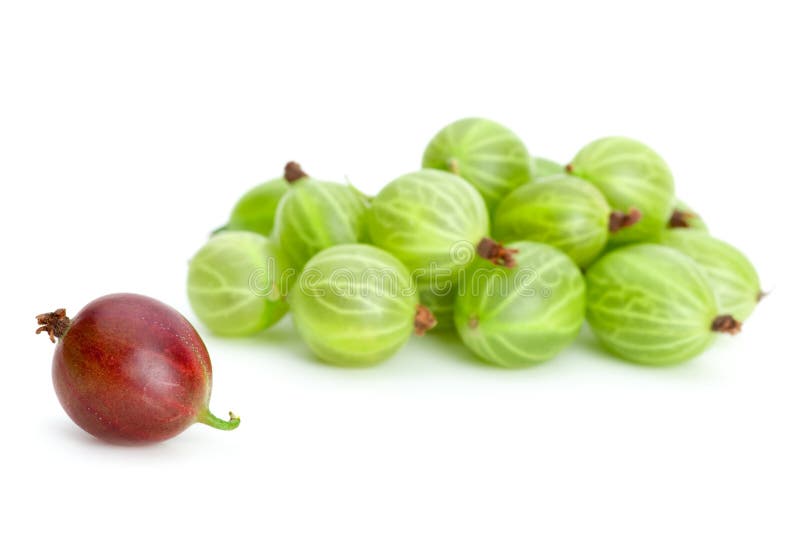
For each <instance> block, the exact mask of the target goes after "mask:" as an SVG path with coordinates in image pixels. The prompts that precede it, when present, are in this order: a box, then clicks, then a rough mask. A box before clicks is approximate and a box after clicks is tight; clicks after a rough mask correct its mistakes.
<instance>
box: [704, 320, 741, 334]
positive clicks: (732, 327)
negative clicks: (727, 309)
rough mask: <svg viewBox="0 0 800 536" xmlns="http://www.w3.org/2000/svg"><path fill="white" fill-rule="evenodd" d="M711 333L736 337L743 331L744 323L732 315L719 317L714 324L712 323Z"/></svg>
mask: <svg viewBox="0 0 800 536" xmlns="http://www.w3.org/2000/svg"><path fill="white" fill-rule="evenodd" d="M711 331H716V332H717V333H727V334H728V335H736V334H737V333H739V332H740V331H742V323H741V322H739V321H738V320H736V319H735V318H733V317H732V316H731V315H719V316H718V317H717V318H715V319H714V322H712V323H711Z"/></svg>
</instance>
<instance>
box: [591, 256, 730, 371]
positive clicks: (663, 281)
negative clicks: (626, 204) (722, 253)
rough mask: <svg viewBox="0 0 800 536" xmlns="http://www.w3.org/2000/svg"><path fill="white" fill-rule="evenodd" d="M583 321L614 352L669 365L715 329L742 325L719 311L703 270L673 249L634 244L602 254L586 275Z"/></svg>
mask: <svg viewBox="0 0 800 536" xmlns="http://www.w3.org/2000/svg"><path fill="white" fill-rule="evenodd" d="M586 288H587V303H588V305H587V319H588V320H589V324H590V325H591V327H592V330H593V331H594V333H595V335H596V336H597V338H598V339H599V341H600V343H601V344H602V345H603V346H604V347H606V348H607V349H608V350H609V351H610V352H611V353H612V354H614V355H616V356H618V357H621V358H623V359H627V360H630V361H635V362H637V363H643V364H647V365H669V364H673V363H679V362H681V361H686V360H687V359H690V358H692V357H694V356H696V355H698V354H700V353H701V352H702V351H703V350H704V349H705V348H706V347H707V346H708V345H709V344H710V343H711V341H712V340H713V338H714V334H715V333H716V332H725V333H730V334H734V333H737V332H738V331H739V329H740V327H741V324H740V323H739V322H738V321H737V320H735V319H734V318H733V317H732V316H731V315H730V314H727V311H722V313H724V314H721V312H720V309H719V306H718V305H717V300H716V298H715V296H714V291H713V290H712V288H711V285H710V284H709V283H708V281H707V280H706V277H705V274H704V273H703V270H702V269H701V268H700V266H698V265H697V264H696V263H695V262H694V261H693V260H692V259H690V258H689V257H687V256H686V255H684V254H683V253H680V252H678V251H676V250H674V249H672V248H668V247H666V246H661V245H656V244H638V245H633V246H628V247H625V248H621V249H617V250H614V251H612V252H611V253H609V254H607V255H605V256H603V257H602V258H601V259H600V260H598V261H597V262H596V263H594V264H593V265H592V266H591V268H589V270H588V272H587V273H586Z"/></svg>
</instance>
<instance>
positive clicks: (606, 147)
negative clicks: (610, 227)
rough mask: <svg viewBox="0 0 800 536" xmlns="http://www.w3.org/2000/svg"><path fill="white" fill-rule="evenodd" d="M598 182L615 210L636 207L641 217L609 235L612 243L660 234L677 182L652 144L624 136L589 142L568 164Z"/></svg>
mask: <svg viewBox="0 0 800 536" xmlns="http://www.w3.org/2000/svg"><path fill="white" fill-rule="evenodd" d="M567 169H568V170H569V172H570V173H571V174H572V175H575V176H576V177H580V178H582V179H585V180H587V181H589V182H591V183H592V184H593V185H595V186H596V187H597V188H598V189H599V190H600V191H601V192H602V193H603V195H604V196H605V197H606V199H607V200H608V203H609V205H611V208H612V210H615V211H620V212H623V213H627V212H629V211H631V210H632V209H637V210H638V211H639V212H640V213H641V220H640V221H639V222H638V223H636V224H635V225H632V226H630V227H628V228H626V229H621V230H620V231H619V232H617V233H614V235H613V236H611V237H609V243H610V244H611V245H612V246H619V245H621V244H626V243H630V242H642V241H647V240H651V239H653V238H654V237H657V236H658V235H659V233H660V232H661V230H662V229H664V227H665V226H666V225H667V221H668V220H669V218H670V216H671V213H672V206H673V199H674V195H675V186H674V181H673V178H672V173H671V172H670V170H669V167H667V164H666V163H665V162H664V160H663V159H662V158H661V157H660V156H659V155H658V154H657V153H656V152H655V151H653V150H652V149H651V148H649V147H648V146H646V145H644V144H643V143H640V142H638V141H636V140H632V139H629V138H623V137H611V138H602V139H599V140H596V141H593V142H592V143H590V144H588V145H586V146H585V147H584V148H583V149H581V150H580V152H578V154H577V155H576V156H575V158H573V160H572V163H571V164H570V165H569V166H568V168H567Z"/></svg>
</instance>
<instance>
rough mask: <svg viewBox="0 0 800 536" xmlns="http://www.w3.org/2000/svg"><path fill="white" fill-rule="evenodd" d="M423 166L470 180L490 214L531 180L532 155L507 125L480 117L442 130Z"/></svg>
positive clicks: (458, 122)
mask: <svg viewBox="0 0 800 536" xmlns="http://www.w3.org/2000/svg"><path fill="white" fill-rule="evenodd" d="M422 167H423V168H432V169H441V170H444V171H449V172H451V173H454V174H456V175H458V176H460V177H462V178H464V179H466V180H467V181H468V182H469V183H470V184H472V185H473V186H474V187H475V188H476V189H477V190H478V192H480V194H481V195H482V196H483V199H484V200H485V201H486V205H487V207H488V208H489V211H490V212H491V211H492V210H493V209H494V206H495V205H496V204H497V203H499V202H500V200H501V199H502V198H503V197H505V196H506V194H508V193H509V192H510V191H511V190H513V189H514V188H516V187H517V186H520V185H522V184H525V183H526V182H528V181H529V180H530V178H531V170H530V156H529V154H528V150H527V149H526V148H525V144H524V143H522V140H520V139H519V137H517V135H516V134H514V133H513V132H511V131H510V130H509V129H508V128H506V127H504V126H503V125H501V124H499V123H495V122H494V121H490V120H488V119H480V118H468V119H461V120H459V121H456V122H454V123H451V124H449V125H447V126H446V127H444V128H443V129H442V130H440V131H439V132H438V133H437V134H436V136H434V137H433V139H432V140H431V141H430V143H429V144H428V147H427V149H425V155H424V156H423V158H422Z"/></svg>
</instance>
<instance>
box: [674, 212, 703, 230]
mask: <svg viewBox="0 0 800 536" xmlns="http://www.w3.org/2000/svg"><path fill="white" fill-rule="evenodd" d="M696 217H697V214H694V213H692V212H687V211H685V210H680V209H677V208H676V209H675V210H673V211H672V216H670V218H669V225H668V226H669V228H670V229H688V228H689V227H691V226H692V224H691V223H690V220H691V219H692V218H696Z"/></svg>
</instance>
